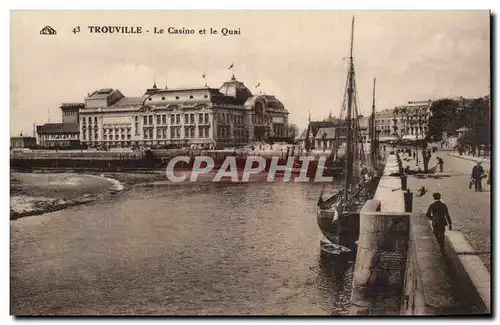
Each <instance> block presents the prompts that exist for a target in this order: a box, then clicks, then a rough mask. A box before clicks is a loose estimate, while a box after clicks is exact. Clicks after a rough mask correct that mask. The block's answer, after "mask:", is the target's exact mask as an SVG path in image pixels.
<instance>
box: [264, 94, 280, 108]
mask: <svg viewBox="0 0 500 325" xmlns="http://www.w3.org/2000/svg"><path fill="white" fill-rule="evenodd" d="M262 97H263V98H264V99H265V100H266V104H267V107H268V108H274V109H277V110H284V109H285V106H284V105H283V103H282V102H281V101H280V100H279V99H277V98H276V97H274V96H273V95H262Z"/></svg>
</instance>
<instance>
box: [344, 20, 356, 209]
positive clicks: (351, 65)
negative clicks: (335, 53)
mask: <svg viewBox="0 0 500 325" xmlns="http://www.w3.org/2000/svg"><path fill="white" fill-rule="evenodd" d="M353 43H354V16H353V17H352V25H351V46H350V53H349V71H348V75H347V78H348V79H347V80H348V81H347V83H348V85H347V117H346V123H347V145H346V161H345V163H346V165H345V171H346V176H345V185H344V186H345V188H344V200H345V201H346V202H347V200H348V199H349V188H350V185H351V181H352V167H353V163H354V161H353V152H352V151H353V150H352V149H353V148H352V142H353V141H352V140H353V132H352V121H351V119H352V102H353V92H354V89H353V76H354V63H353V61H354V60H353Z"/></svg>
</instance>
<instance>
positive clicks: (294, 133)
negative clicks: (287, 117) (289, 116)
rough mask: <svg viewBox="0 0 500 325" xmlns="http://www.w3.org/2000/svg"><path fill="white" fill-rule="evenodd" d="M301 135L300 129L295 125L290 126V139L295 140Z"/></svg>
mask: <svg viewBox="0 0 500 325" xmlns="http://www.w3.org/2000/svg"><path fill="white" fill-rule="evenodd" d="M298 135H299V127H298V126H297V125H295V124H288V137H289V138H293V139H295V138H296V137H297V136H298Z"/></svg>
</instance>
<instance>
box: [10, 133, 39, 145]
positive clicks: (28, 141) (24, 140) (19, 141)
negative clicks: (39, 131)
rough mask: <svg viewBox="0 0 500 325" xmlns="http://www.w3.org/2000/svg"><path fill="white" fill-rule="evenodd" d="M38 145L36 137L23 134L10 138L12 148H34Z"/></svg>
mask: <svg viewBox="0 0 500 325" xmlns="http://www.w3.org/2000/svg"><path fill="white" fill-rule="evenodd" d="M35 146H36V138H35V137H24V136H23V135H22V134H21V135H20V136H18V137H11V138H10V147H11V148H32V147H35Z"/></svg>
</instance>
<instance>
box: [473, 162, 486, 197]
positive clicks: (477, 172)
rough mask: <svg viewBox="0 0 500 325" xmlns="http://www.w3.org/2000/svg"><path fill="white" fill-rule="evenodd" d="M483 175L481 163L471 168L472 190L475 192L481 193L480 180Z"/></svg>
mask: <svg viewBox="0 0 500 325" xmlns="http://www.w3.org/2000/svg"><path fill="white" fill-rule="evenodd" d="M483 174H484V169H483V166H481V162H480V161H478V162H477V165H476V166H474V167H473V168H472V173H471V179H472V180H474V189H475V190H476V192H481V191H482V190H483V185H482V184H481V183H482V178H483Z"/></svg>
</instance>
